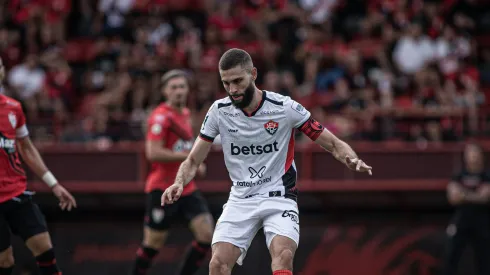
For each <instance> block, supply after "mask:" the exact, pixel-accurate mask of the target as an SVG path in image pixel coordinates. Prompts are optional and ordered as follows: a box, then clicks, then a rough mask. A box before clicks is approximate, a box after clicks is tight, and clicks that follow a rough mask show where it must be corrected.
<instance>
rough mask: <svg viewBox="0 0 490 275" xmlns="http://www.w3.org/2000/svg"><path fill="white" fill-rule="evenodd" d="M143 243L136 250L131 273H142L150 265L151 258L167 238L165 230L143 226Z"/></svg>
mask: <svg viewBox="0 0 490 275" xmlns="http://www.w3.org/2000/svg"><path fill="white" fill-rule="evenodd" d="M143 235H144V236H143V243H142V244H141V246H140V247H139V248H138V251H137V252H136V259H135V261H134V264H133V268H132V270H131V274H132V275H144V274H146V273H147V272H148V269H149V268H150V267H151V264H152V262H153V259H154V258H155V257H156V256H157V255H158V251H159V249H160V248H161V247H162V246H163V244H164V243H165V240H166V239H167V231H163V230H155V229H151V228H149V227H148V226H145V228H144V233H143Z"/></svg>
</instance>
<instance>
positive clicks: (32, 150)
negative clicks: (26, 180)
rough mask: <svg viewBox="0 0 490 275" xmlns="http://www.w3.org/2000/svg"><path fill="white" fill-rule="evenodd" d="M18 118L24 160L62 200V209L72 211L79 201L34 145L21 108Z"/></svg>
mask: <svg viewBox="0 0 490 275" xmlns="http://www.w3.org/2000/svg"><path fill="white" fill-rule="evenodd" d="M17 118H18V119H19V125H20V126H19V127H18V128H17V129H16V135H17V138H16V140H17V149H18V151H19V153H20V155H21V156H22V159H23V160H24V162H25V163H26V164H27V166H28V167H29V168H30V169H31V170H32V171H33V172H34V174H36V176H38V177H39V178H41V179H42V180H43V181H44V182H45V183H46V184H47V185H48V186H49V187H50V188H51V190H52V191H53V193H54V194H55V196H56V197H57V198H58V199H59V200H60V207H61V209H63V210H65V209H67V210H68V211H70V210H71V209H72V208H73V207H77V203H76V201H75V199H74V198H73V196H72V195H71V194H70V192H68V191H67V190H66V189H65V188H64V187H63V186H61V184H59V183H58V180H57V179H56V178H55V176H54V175H53V173H51V172H50V171H49V169H48V168H47V167H46V164H45V163H44V161H43V159H42V157H41V154H39V151H38V150H37V148H36V146H34V144H33V143H32V141H31V139H30V138H29V131H28V130H27V126H26V124H25V116H24V113H23V112H22V111H21V110H20V111H19V112H18V113H17Z"/></svg>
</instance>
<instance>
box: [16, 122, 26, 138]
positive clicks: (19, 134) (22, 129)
mask: <svg viewBox="0 0 490 275" xmlns="http://www.w3.org/2000/svg"><path fill="white" fill-rule="evenodd" d="M28 135H29V130H27V126H26V125H25V124H24V125H22V126H20V127H19V128H17V129H16V130H15V136H16V137H17V138H23V137H26V136H28Z"/></svg>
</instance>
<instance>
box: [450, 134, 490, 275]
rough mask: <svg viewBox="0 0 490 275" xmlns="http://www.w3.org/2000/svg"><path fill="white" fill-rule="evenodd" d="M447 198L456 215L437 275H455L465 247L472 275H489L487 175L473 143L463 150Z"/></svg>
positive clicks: (489, 193)
mask: <svg viewBox="0 0 490 275" xmlns="http://www.w3.org/2000/svg"><path fill="white" fill-rule="evenodd" d="M447 197H448V200H449V203H450V204H452V205H453V206H454V207H455V208H456V212H455V213H454V215H453V217H452V219H451V222H450V224H449V226H448V228H447V230H446V233H447V237H448V239H447V241H448V244H447V247H446V253H445V255H444V260H443V268H442V272H441V274H442V275H455V274H458V265H459V260H460V258H461V255H462V254H463V252H464V250H465V248H466V246H467V245H471V246H472V248H473V251H474V257H475V260H476V261H475V262H476V272H477V273H475V274H478V275H483V274H490V263H489V261H488V259H489V257H490V219H489V217H490V208H489V206H488V203H489V202H490V175H489V173H488V171H486V169H485V155H484V152H483V149H482V148H481V147H480V146H479V145H477V144H476V143H468V144H467V145H466V146H465V149H464V153H463V167H462V170H461V171H459V172H458V173H457V174H456V175H455V176H454V177H453V179H452V180H451V182H450V183H449V184H448V186H447Z"/></svg>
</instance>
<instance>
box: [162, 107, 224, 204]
mask: <svg viewBox="0 0 490 275" xmlns="http://www.w3.org/2000/svg"><path fill="white" fill-rule="evenodd" d="M215 105H216V103H215V104H213V105H212V106H211V107H210V108H209V111H208V113H207V114H206V117H205V118H204V121H203V123H202V127H201V132H200V134H199V137H198V138H197V139H196V142H195V143H194V146H193V147H192V150H191V152H190V153H189V155H188V156H187V158H186V159H185V160H184V161H183V162H182V164H181V165H180V167H179V171H178V172H177V176H176V177H175V182H174V184H173V185H172V186H170V187H169V188H167V189H166V190H165V192H164V193H163V195H162V205H164V204H167V203H173V202H175V201H177V200H178V199H179V198H180V195H181V194H182V191H183V190H184V186H185V185H187V184H188V183H189V182H190V181H191V180H192V179H193V178H194V177H195V176H196V172H197V169H198V168H199V166H200V165H201V164H202V163H203V161H204V160H205V159H206V157H207V156H208V154H209V151H210V150H211V147H212V145H213V141H214V138H216V136H218V135H219V127H218V110H217V107H216V106H215Z"/></svg>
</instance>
